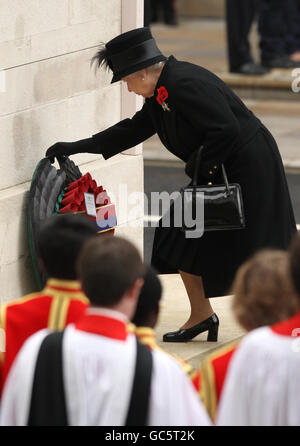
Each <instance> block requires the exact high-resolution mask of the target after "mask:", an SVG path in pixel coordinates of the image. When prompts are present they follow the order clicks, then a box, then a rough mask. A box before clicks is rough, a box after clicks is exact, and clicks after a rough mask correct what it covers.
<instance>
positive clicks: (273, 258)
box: [232, 250, 300, 331]
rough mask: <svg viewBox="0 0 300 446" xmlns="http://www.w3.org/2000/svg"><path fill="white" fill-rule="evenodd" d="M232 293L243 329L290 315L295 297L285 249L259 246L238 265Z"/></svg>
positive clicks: (249, 328) (272, 322)
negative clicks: (270, 248) (262, 248)
mask: <svg viewBox="0 0 300 446" xmlns="http://www.w3.org/2000/svg"><path fill="white" fill-rule="evenodd" d="M299 259H300V257H299ZM298 280H299V279H298ZM232 293H233V294H234V300H233V310H234V313H235V316H236V318H237V320H238V322H239V323H240V324H241V326H242V327H243V328H245V329H246V330H247V331H250V330H253V329H254V328H258V327H261V326H264V325H272V324H274V323H276V322H279V321H281V320H283V319H286V318H288V317H290V316H291V315H292V314H293V313H294V312H295V311H296V300H295V295H294V290H293V287H292V283H291V279H290V275H289V255H288V253H287V252H286V251H280V250H263V251H260V252H258V253H256V254H254V255H253V256H252V257H251V258H250V259H249V260H248V261H247V262H245V263H244V264H243V265H241V266H240V268H239V269H238V271H237V274H236V276H235V280H234V282H233V287H232Z"/></svg>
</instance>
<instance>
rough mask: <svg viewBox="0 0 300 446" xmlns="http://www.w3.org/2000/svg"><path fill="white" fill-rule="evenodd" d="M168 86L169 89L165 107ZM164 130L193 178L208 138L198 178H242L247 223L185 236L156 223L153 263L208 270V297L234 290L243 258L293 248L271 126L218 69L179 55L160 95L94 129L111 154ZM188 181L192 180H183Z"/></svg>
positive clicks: (287, 200)
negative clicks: (198, 155) (200, 150)
mask: <svg viewBox="0 0 300 446" xmlns="http://www.w3.org/2000/svg"><path fill="white" fill-rule="evenodd" d="M161 87H164V91H165V92H167V93H166V94H167V98H166V99H165V101H164V103H166V104H167V107H168V109H164V108H163V107H162V105H161V104H160V103H159V97H160V94H159V92H160V91H161ZM155 133H157V134H158V136H159V137H160V139H161V141H162V143H163V145H164V146H165V147H166V148H167V149H168V150H169V151H170V152H172V153H173V154H175V155H176V156H177V157H178V158H180V159H181V160H183V161H184V162H185V163H186V173H187V174H188V175H189V176H190V177H191V178H192V175H193V169H194V165H195V155H196V153H197V149H198V148H199V146H200V145H203V146H204V151H203V157H202V162H201V167H200V172H199V176H198V183H199V184H207V182H208V181H210V182H212V183H215V184H220V183H222V176H221V164H222V163H223V164H224V166H225V169H226V172H227V176H228V180H229V182H230V183H239V184H240V185H241V189H242V194H243V201H244V209H245V219H246V228H245V229H243V230H236V231H218V232H207V233H204V234H203V236H202V237H201V238H198V239H186V238H185V236H184V233H183V232H182V231H181V230H180V229H179V228H175V227H171V228H164V227H157V228H156V232H155V237H154V244H153V253H152V264H153V265H154V266H155V267H156V269H158V270H159V271H160V272H162V273H167V272H176V271H178V270H181V271H185V272H188V273H191V274H195V275H200V276H202V279H203V283H204V289H205V293H206V297H213V296H220V295H224V294H226V293H228V292H229V291H230V285H231V283H232V280H233V278H234V274H235V272H236V270H237V268H238V266H239V265H240V264H241V263H242V262H243V261H245V260H246V259H247V258H248V257H249V256H250V255H251V254H252V253H254V252H255V251H257V250H259V249H262V248H279V249H287V248H288V246H289V243H290V241H291V238H292V236H293V234H294V233H295V231H296V225H295V219H294V214H293V209H292V205H291V200H290V195H289V190H288V186H287V182H286V177H285V173H284V168H283V165H282V160H281V157H280V153H279V151H278V147H277V145H276V142H275V140H274V138H273V137H272V135H271V134H270V132H269V131H268V130H267V129H266V128H265V127H264V125H263V124H262V123H261V122H260V121H259V119H257V118H256V117H255V115H254V114H253V113H252V112H251V111H250V110H248V109H247V107H246V106H245V105H244V103H243V102H242V101H241V100H240V99H239V98H238V97H237V96H236V95H235V94H234V93H233V91H232V90H231V89H230V88H229V87H228V86H227V85H226V84H225V83H224V82H223V81H222V80H221V79H219V78H218V77H217V76H215V75H214V74H213V73H211V72H209V71H208V70H206V69H204V68H202V67H200V66H197V65H194V64H190V63H187V62H181V61H177V60H176V59H175V58H174V57H173V56H171V57H169V59H168V60H167V62H166V64H165V66H164V68H163V70H162V73H161V75H160V77H159V80H158V83H157V85H156V89H155V94H154V96H153V97H151V98H148V99H146V100H145V104H144V106H143V108H142V109H141V110H140V111H139V112H137V113H136V114H135V115H134V116H133V117H132V119H125V120H123V121H121V122H119V123H118V124H116V125H114V126H112V127H110V128H108V129H106V130H104V131H103V132H100V133H98V134H96V135H94V136H93V138H94V139H95V141H96V142H97V147H98V148H99V153H101V154H102V155H103V156H104V158H105V159H107V158H110V157H111V156H113V155H115V154H117V153H119V152H121V151H123V150H126V149H128V148H130V147H133V146H135V145H136V144H138V143H140V142H142V141H144V140H146V139H148V138H149V137H151V136H152V135H153V134H155ZM183 186H185V185H183Z"/></svg>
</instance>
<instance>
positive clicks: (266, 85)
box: [216, 68, 300, 102]
mask: <svg viewBox="0 0 300 446" xmlns="http://www.w3.org/2000/svg"><path fill="white" fill-rule="evenodd" d="M216 74H217V75H218V76H219V77H220V78H221V79H223V81H224V82H225V83H226V84H228V85H229V86H230V87H231V88H232V89H233V90H234V91H235V92H236V93H237V95H238V96H240V97H241V98H243V99H256V100H272V101H274V100H283V101H293V102H299V97H300V96H299V91H298V90H300V88H299V87H300V69H298V68H297V69H296V70H283V69H282V70H281V69H274V70H272V71H271V72H270V73H268V74H266V75H264V76H246V75H240V74H235V73H228V72H217V73H216Z"/></svg>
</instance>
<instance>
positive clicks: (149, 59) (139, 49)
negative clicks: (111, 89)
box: [98, 27, 167, 83]
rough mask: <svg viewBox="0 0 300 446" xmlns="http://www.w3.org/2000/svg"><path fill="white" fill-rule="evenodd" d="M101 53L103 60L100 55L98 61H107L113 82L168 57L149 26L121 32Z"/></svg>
mask: <svg viewBox="0 0 300 446" xmlns="http://www.w3.org/2000/svg"><path fill="white" fill-rule="evenodd" d="M101 53H102V61H101V60H100V59H99V57H98V62H99V65H100V64H101V62H105V63H106V64H107V65H108V66H109V68H110V69H111V70H112V72H113V78H112V81H111V83H114V82H117V81H119V80H121V79H122V78H123V77H124V76H128V75H129V74H132V73H135V72H137V71H139V70H142V69H143V68H147V67H150V66H151V65H154V64H156V63H157V62H161V61H164V60H166V59H167V58H166V57H165V56H164V55H163V54H162V53H161V51H160V50H159V48H158V47H157V45H156V42H155V40H154V38H153V37H152V34H151V31H150V29H149V28H147V27H144V28H137V29H133V30H131V31H128V32H126V33H123V34H120V35H119V36H117V37H115V38H114V39H112V40H110V41H109V42H107V43H106V45H105V50H104V51H103V50H102V51H99V53H98V55H99V54H101ZM103 53H104V54H103Z"/></svg>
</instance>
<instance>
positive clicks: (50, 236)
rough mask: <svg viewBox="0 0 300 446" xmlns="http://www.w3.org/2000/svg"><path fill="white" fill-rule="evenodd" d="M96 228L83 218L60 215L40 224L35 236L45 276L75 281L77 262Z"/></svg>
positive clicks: (94, 233) (95, 232)
mask: <svg viewBox="0 0 300 446" xmlns="http://www.w3.org/2000/svg"><path fill="white" fill-rule="evenodd" d="M97 230H98V229H97V226H96V225H95V223H93V222H92V221H90V220H89V219H88V218H87V217H86V216H83V215H59V216H55V217H50V218H48V219H46V220H45V221H43V222H42V223H41V226H40V230H39V233H38V252H39V256H40V259H41V260H42V263H43V266H44V268H45V270H46V273H47V274H48V275H49V276H50V277H56V278H58V279H65V280H75V279H76V278H77V274H76V260H77V257H78V255H79V252H80V250H81V248H82V246H83V244H84V242H86V240H87V239H89V238H91V237H93V236H95V235H96V234H97Z"/></svg>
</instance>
